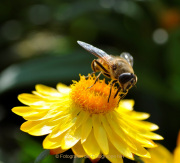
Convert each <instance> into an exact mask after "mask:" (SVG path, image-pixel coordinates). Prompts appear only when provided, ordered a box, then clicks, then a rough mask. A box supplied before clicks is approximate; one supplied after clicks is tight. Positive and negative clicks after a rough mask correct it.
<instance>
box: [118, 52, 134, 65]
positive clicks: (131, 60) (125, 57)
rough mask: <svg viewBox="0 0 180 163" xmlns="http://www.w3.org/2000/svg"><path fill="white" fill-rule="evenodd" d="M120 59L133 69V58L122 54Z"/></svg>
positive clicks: (127, 54)
mask: <svg viewBox="0 0 180 163" xmlns="http://www.w3.org/2000/svg"><path fill="white" fill-rule="evenodd" d="M120 57H122V58H124V59H125V60H126V61H127V62H128V63H129V64H130V65H131V66H132V67H133V56H132V55H131V54H129V53H127V52H123V53H121V55H120Z"/></svg>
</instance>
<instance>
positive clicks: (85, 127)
mask: <svg viewBox="0 0 180 163" xmlns="http://www.w3.org/2000/svg"><path fill="white" fill-rule="evenodd" d="M91 130H92V118H91V117H89V118H88V119H87V121H86V122H85V123H84V124H82V129H81V143H84V142H85V141H86V139H87V137H88V136H89V133H90V132H91Z"/></svg>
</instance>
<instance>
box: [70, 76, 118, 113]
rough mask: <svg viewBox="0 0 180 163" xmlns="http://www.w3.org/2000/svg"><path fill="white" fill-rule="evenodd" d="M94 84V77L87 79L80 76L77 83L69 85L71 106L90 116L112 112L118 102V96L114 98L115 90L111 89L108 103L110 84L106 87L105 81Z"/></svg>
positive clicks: (114, 88)
mask: <svg viewBox="0 0 180 163" xmlns="http://www.w3.org/2000/svg"><path fill="white" fill-rule="evenodd" d="M94 82H95V76H93V77H89V78H88V79H85V77H84V76H80V81H79V82H76V81H74V83H73V84H72V85H71V88H72V91H71V94H70V96H71V99H72V101H73V104H75V105H76V106H78V107H80V108H82V109H83V110H84V111H88V112H90V113H91V114H98V113H106V112H108V111H111V110H114V109H115V108H116V107H117V105H118V101H119V96H117V97H116V98H114V95H115V93H116V91H117V88H116V87H114V86H113V87H112V91H111V96H110V99H109V102H108V97H109V92H110V84H108V85H107V84H106V83H105V80H98V81H97V82H96V84H94ZM93 84H94V85H93ZM92 85H93V86H92ZM91 86H92V87H91ZM89 87H90V88H89Z"/></svg>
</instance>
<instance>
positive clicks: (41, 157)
mask: <svg viewBox="0 0 180 163" xmlns="http://www.w3.org/2000/svg"><path fill="white" fill-rule="evenodd" d="M48 155H49V150H48V149H46V150H44V151H42V152H41V153H40V154H39V156H38V157H37V158H36V160H35V161H34V163H40V162H41V161H42V160H44V159H45V158H46V157H47V156H48Z"/></svg>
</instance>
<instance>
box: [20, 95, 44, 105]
mask: <svg viewBox="0 0 180 163" xmlns="http://www.w3.org/2000/svg"><path fill="white" fill-rule="evenodd" d="M18 99H19V101H21V102H22V103H23V104H26V105H44V104H45V101H44V100H43V99H42V98H40V97H38V96H36V95H32V94H28V93H23V94H20V95H19V96H18Z"/></svg>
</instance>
